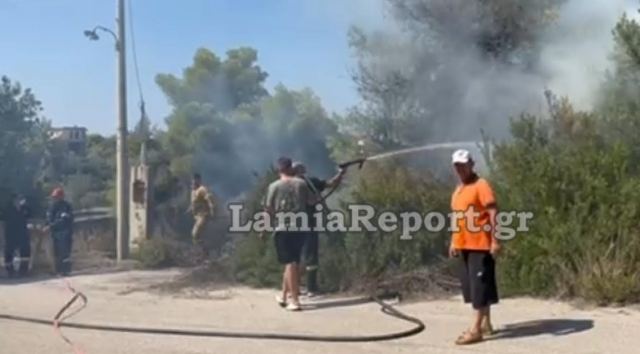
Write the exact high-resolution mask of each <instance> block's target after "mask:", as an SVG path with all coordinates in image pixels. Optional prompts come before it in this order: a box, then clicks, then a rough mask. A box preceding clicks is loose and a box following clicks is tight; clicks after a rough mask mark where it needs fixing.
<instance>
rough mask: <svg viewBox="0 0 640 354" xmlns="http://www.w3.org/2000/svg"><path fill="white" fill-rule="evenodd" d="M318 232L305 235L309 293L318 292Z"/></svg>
mask: <svg viewBox="0 0 640 354" xmlns="http://www.w3.org/2000/svg"><path fill="white" fill-rule="evenodd" d="M318 244H319V240H318V233H317V232H311V233H309V234H308V235H307V239H306V243H305V248H304V259H305V263H306V272H307V291H308V292H309V295H313V294H315V293H317V292H318Z"/></svg>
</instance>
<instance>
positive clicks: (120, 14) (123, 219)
mask: <svg viewBox="0 0 640 354" xmlns="http://www.w3.org/2000/svg"><path fill="white" fill-rule="evenodd" d="M124 5H125V0H117V4H116V25H117V27H118V28H117V29H116V31H117V32H118V33H117V34H116V32H114V31H112V30H110V29H109V28H107V27H103V26H96V27H95V28H94V29H92V30H86V31H84V35H85V36H86V37H87V38H89V40H92V41H97V40H98V39H100V36H98V31H103V32H106V33H109V34H110V35H111V36H112V37H113V39H114V40H115V42H116V52H117V67H118V69H117V72H118V73H117V82H118V94H117V96H116V97H117V98H116V106H117V107H118V128H117V129H118V130H117V132H116V136H117V138H116V144H117V147H116V194H117V195H116V224H117V226H116V258H117V260H118V262H120V261H122V260H123V259H126V258H128V257H129V153H128V149H127V135H128V134H129V130H128V128H127V59H126V58H127V56H126V54H125V53H126V47H127V46H126V44H125V43H126V42H125V30H124V24H125V17H124Z"/></svg>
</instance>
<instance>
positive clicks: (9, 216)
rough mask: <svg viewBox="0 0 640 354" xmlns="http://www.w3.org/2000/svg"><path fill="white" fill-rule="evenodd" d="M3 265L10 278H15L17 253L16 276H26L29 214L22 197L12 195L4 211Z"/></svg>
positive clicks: (28, 247) (29, 247) (29, 246)
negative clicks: (18, 266) (17, 267)
mask: <svg viewBox="0 0 640 354" xmlns="http://www.w3.org/2000/svg"><path fill="white" fill-rule="evenodd" d="M3 214H4V237H5V248H4V265H5V268H6V270H7V273H8V274H9V277H10V278H13V277H15V275H16V270H15V268H14V264H13V261H14V257H15V253H16V251H18V252H19V254H20V257H19V258H18V259H19V260H20V268H19V269H18V274H19V275H21V276H24V275H27V273H28V272H29V259H30V258H31V240H30V237H29V230H28V229H27V223H28V219H29V218H30V217H31V212H30V210H29V208H28V207H27V203H26V200H25V198H24V197H22V196H19V195H17V194H14V195H12V198H11V201H10V202H9V204H8V205H7V206H6V208H5V210H4V213H3Z"/></svg>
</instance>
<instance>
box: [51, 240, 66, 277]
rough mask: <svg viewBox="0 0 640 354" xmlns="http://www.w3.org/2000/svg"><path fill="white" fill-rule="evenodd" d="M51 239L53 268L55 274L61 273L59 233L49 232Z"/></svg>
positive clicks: (60, 241)
mask: <svg viewBox="0 0 640 354" xmlns="http://www.w3.org/2000/svg"><path fill="white" fill-rule="evenodd" d="M51 239H52V241H53V259H54V270H55V272H56V274H57V275H60V274H61V273H62V253H63V251H62V240H61V236H60V234H59V233H55V234H51Z"/></svg>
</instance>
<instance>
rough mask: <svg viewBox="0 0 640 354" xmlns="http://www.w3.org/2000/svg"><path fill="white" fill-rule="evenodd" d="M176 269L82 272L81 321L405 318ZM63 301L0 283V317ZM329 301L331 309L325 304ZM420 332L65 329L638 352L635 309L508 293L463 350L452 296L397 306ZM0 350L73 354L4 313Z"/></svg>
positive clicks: (106, 349) (114, 341) (107, 337)
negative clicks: (284, 301) (380, 337)
mask: <svg viewBox="0 0 640 354" xmlns="http://www.w3.org/2000/svg"><path fill="white" fill-rule="evenodd" d="M180 277H181V271H179V270H164V271H127V272H118V273H111V274H98V275H96V274H94V275H78V276H74V277H72V278H70V280H71V282H72V283H73V285H74V286H75V287H76V288H77V289H79V290H81V291H82V292H84V293H85V294H86V295H87V296H88V298H89V304H88V307H87V308H86V309H85V310H84V311H83V312H81V313H80V314H78V315H77V316H76V317H74V318H73V319H72V320H73V321H77V322H89V323H100V324H112V325H119V324H126V325H132V326H153V327H162V328H174V327H181V328H188V329H199V330H205V329H212V330H228V331H251V332H262V331H264V332H270V333H290V332H296V333H306V334H322V335H329V334H338V335H358V334H381V333H386V332H391V331H400V330H404V329H407V328H409V327H410V324H408V323H405V322H402V321H399V320H397V319H394V318H392V317H389V316H386V315H384V314H382V313H381V312H380V310H379V307H378V305H376V304H375V303H367V304H358V305H351V306H332V305H331V304H335V303H336V299H317V300H314V301H313V302H307V306H306V308H307V310H306V311H302V312H299V313H290V312H286V311H284V310H282V309H281V308H279V307H278V306H277V305H276V304H275V301H274V295H275V292H274V291H270V290H254V289H248V288H243V287H235V286H234V287H230V286H224V285H219V286H216V287H213V288H211V287H210V288H202V287H198V288H192V287H180V288H176V287H172V286H169V285H170V284H172V283H175V281H176V279H179V278H180ZM68 298H69V293H68V291H67V290H66V289H65V286H64V283H63V282H62V281H61V280H60V279H48V280H47V279H42V280H32V281H30V282H24V283H9V282H7V281H2V282H0V313H5V314H7V313H10V314H16V315H25V316H34V317H42V318H51V317H52V316H53V315H54V314H55V313H56V312H57V310H58V309H59V308H60V306H61V305H62V304H63V303H64V302H65V301H66V300H67V299H68ZM322 304H326V305H327V306H322ZM397 307H398V308H399V309H400V310H401V311H403V312H405V313H407V314H410V315H413V316H416V317H418V318H420V319H421V320H422V321H424V323H425V324H426V330H425V331H424V332H422V333H420V334H418V335H415V336H413V337H410V338H405V339H400V340H394V341H388V342H376V343H348V344H344V343H318V342H300V341H281V340H253V339H223V338H194V337H179V336H160V335H146V334H123V333H108V332H97V331H87V330H75V329H65V330H64V333H65V334H66V335H67V336H68V337H69V338H70V339H71V340H73V341H74V342H75V343H77V344H78V345H79V346H80V348H82V349H83V352H84V353H86V354H102V353H104V354H120V353H122V354H131V353H141V354H142V353H153V354H196V353H281V352H287V353H322V354H327V353H349V354H353V353H380V354H383V353H384V354H387V353H419V352H422V353H427V352H428V353H545V354H549V353H594V354H595V353H598V354H599V353H616V354H621V353H637V352H638V348H639V347H640V336H638V333H640V311H639V310H638V309H636V308H586V309H585V308H582V309H578V308H576V307H573V306H571V305H569V304H566V303H561V302H553V301H541V300H534V299H527V298H518V299H506V300H504V301H502V303H501V304H500V305H499V306H497V307H496V308H495V310H494V317H495V320H494V321H495V324H496V325H497V327H498V329H499V330H500V332H499V333H498V334H497V335H496V336H495V338H493V339H490V340H487V341H485V342H484V343H481V344H477V345H474V346H469V347H456V346H455V345H454V344H452V342H453V341H454V340H455V338H456V337H457V335H458V334H459V333H460V331H461V330H463V329H464V328H465V326H466V325H467V324H468V319H469V317H468V315H469V309H468V308H467V307H466V306H464V305H463V304H461V302H460V299H459V298H457V297H454V298H451V299H444V300H433V301H422V302H412V303H401V304H399V305H398V306H397ZM0 353H3V354H5V353H6V354H10V353H34V354H37V353H43V354H44V353H46V354H57V353H60V354H66V353H73V350H72V348H71V347H70V346H69V345H68V344H66V343H65V342H64V341H63V340H62V339H61V338H60V337H58V336H57V335H56V333H54V331H53V330H52V328H51V327H49V326H43V325H34V324H27V323H19V322H9V321H6V320H1V319H0Z"/></svg>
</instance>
